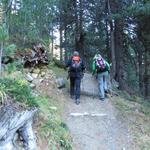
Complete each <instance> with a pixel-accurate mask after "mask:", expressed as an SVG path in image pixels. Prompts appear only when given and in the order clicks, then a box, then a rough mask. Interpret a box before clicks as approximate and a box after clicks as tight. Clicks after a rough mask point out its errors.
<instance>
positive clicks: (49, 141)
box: [0, 65, 72, 150]
mask: <svg viewBox="0 0 150 150" xmlns="http://www.w3.org/2000/svg"><path fill="white" fill-rule="evenodd" d="M51 67H52V68H53V70H54V71H52V70H48V71H49V72H51V73H52V72H56V74H57V75H59V74H60V72H61V75H64V73H65V72H63V73H62V69H59V68H55V66H54V65H53V66H51ZM45 71H47V70H45ZM54 74H55V73H54ZM64 76H65V75H64ZM37 80H38V79H37ZM29 84H30V83H28V82H27V81H26V80H25V78H24V75H23V74H22V72H19V71H18V72H17V71H16V72H13V73H12V74H11V75H7V78H3V79H0V102H1V104H3V103H4V102H5V100H6V97H7V95H9V96H10V97H11V98H12V99H13V100H14V101H16V102H17V103H19V104H20V105H21V106H23V108H25V109H27V108H28V107H38V108H39V110H40V111H39V112H40V113H39V117H38V118H39V119H38V121H37V123H36V126H35V130H37V142H38V148H39V149H41V150H60V149H61V150H71V149H72V138H71V136H70V134H69V131H68V128H67V126H66V124H65V123H64V122H63V121H62V117H61V115H62V113H63V109H64V104H65V97H64V96H63V93H62V91H61V90H59V89H57V87H56V83H55V79H54V78H53V77H52V78H48V79H47V77H46V76H45V77H44V78H43V82H40V84H39V85H37V87H36V89H35V90H32V89H31V88H30V86H29Z"/></svg>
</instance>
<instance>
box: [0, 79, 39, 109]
mask: <svg viewBox="0 0 150 150" xmlns="http://www.w3.org/2000/svg"><path fill="white" fill-rule="evenodd" d="M0 91H1V93H5V94H6V95H9V96H10V97H11V98H12V99H14V100H16V101H18V102H20V103H24V104H25V105H26V106H27V107H35V106H38V104H37V102H36V97H34V96H33V95H32V93H31V88H30V87H29V85H28V82H27V81H26V80H24V79H21V78H20V79H12V78H3V79H0ZM0 98H1V99H2V96H1V97H0Z"/></svg>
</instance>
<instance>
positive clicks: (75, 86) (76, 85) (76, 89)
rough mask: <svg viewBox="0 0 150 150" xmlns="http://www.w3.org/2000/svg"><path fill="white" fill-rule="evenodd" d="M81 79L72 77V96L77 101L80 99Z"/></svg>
mask: <svg viewBox="0 0 150 150" xmlns="http://www.w3.org/2000/svg"><path fill="white" fill-rule="evenodd" d="M80 84H81V78H80V77H70V95H71V96H75V99H80Z"/></svg>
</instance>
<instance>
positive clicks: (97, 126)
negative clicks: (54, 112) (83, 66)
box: [64, 74, 150, 150]
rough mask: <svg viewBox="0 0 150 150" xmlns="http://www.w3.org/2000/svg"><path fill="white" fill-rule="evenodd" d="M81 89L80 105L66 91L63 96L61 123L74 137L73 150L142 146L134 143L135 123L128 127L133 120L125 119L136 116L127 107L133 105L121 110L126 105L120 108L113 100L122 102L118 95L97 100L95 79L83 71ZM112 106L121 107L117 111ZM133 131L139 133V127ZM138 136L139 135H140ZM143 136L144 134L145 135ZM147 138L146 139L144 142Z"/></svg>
mask: <svg viewBox="0 0 150 150" xmlns="http://www.w3.org/2000/svg"><path fill="white" fill-rule="evenodd" d="M81 91H82V93H83V94H82V95H81V103H80V104H79V105H76V104H75V102H74V100H72V99H70V98H69V94H67V95H66V98H67V99H68V103H67V104H66V107H65V113H64V122H65V123H66V124H67V126H68V128H69V130H70V133H71V135H72V137H73V143H74V146H73V149H74V150H140V149H142V148H141V147H142V145H143V143H140V142H139V143H138V142H137V143H136V140H135V139H134V138H135V137H136V136H137V135H134V130H133V128H135V126H133V128H132V127H131V126H132V123H134V122H133V119H131V120H132V121H131V120H130V121H129V120H128V119H127V118H128V117H129V118H132V117H133V118H134V119H135V115H133V113H131V109H130V108H133V106H132V107H130V108H129V107H128V110H127V109H124V108H126V107H124V106H126V104H124V105H123V107H122V105H121V103H120V102H119V103H117V102H115V103H114V101H117V100H118V99H119V101H121V100H120V98H119V97H117V96H113V97H111V96H109V97H108V98H106V99H105V101H101V100H99V98H98V97H96V96H95V97H93V96H94V95H96V93H97V92H98V87H97V82H96V80H95V79H94V78H93V77H92V76H91V75H90V74H85V76H84V78H83V81H82V87H81ZM87 95H88V96H87ZM89 95H91V96H89ZM92 95H93V96H92ZM115 106H119V107H120V108H121V109H122V108H123V109H122V110H120V111H119V110H118V109H116V107H115ZM134 106H135V105H134ZM136 106H137V105H136ZM137 109H138V107H137ZM124 110H125V111H124ZM129 112H130V115H129ZM127 113H128V114H127ZM125 114H126V115H125ZM128 115H129V116H128ZM138 116H139V115H138ZM139 117H140V116H139ZM144 118H145V117H144ZM144 118H143V119H144ZM135 120H136V119H135ZM148 120H149V117H148ZM136 125H137V123H136ZM147 126H148V124H147ZM136 127H137V126H136ZM148 130H149V129H148ZM136 132H139V130H137V131H136ZM140 135H141V136H142V134H140ZM142 137H145V134H144V136H142ZM137 139H138V138H137ZM148 139H149V136H148ZM148 139H146V138H145V142H146V141H147V140H148ZM139 145H140V146H141V147H140V146H139ZM148 145H149V144H148ZM149 148H150V147H149V146H146V147H143V149H145V150H148V149H149Z"/></svg>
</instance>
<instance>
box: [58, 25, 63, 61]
mask: <svg viewBox="0 0 150 150" xmlns="http://www.w3.org/2000/svg"><path fill="white" fill-rule="evenodd" d="M59 34H60V62H62V61H63V50H62V42H63V35H62V25H61V23H60V29H59Z"/></svg>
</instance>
